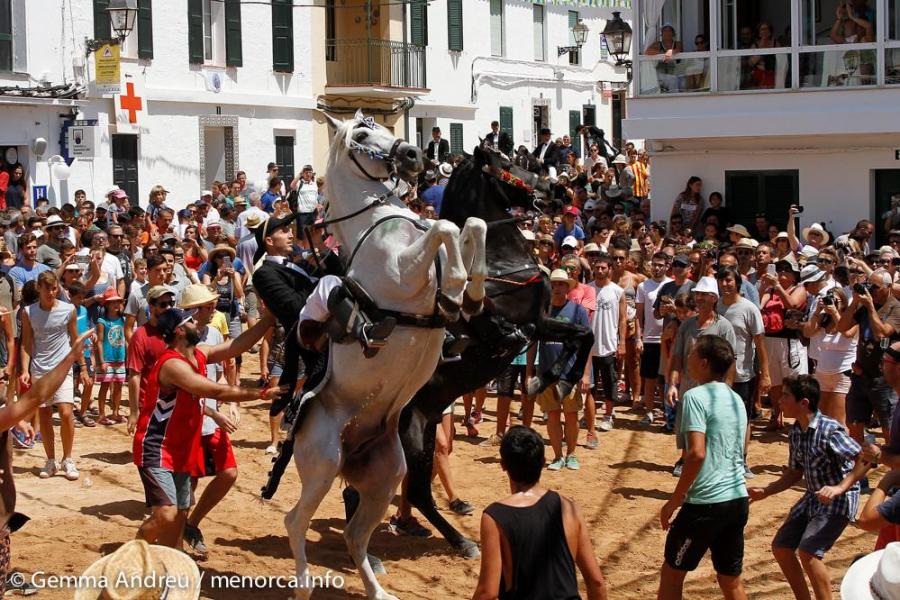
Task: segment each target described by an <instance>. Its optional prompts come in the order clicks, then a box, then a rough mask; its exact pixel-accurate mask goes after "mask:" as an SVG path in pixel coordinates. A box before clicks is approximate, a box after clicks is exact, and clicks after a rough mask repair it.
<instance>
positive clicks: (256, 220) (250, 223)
mask: <svg viewBox="0 0 900 600" xmlns="http://www.w3.org/2000/svg"><path fill="white" fill-rule="evenodd" d="M260 223H262V218H261V217H260V216H259V215H258V214H256V213H252V214H251V215H250V216H249V217H247V221H246V222H245V223H244V225H245V226H246V227H247V229H256V228H257V227H259V224H260Z"/></svg>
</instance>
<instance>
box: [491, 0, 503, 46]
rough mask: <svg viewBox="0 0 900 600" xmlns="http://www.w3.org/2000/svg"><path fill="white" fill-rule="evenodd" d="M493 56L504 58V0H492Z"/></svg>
mask: <svg viewBox="0 0 900 600" xmlns="http://www.w3.org/2000/svg"><path fill="white" fill-rule="evenodd" d="M491 54H492V55H493V56H503V0H491Z"/></svg>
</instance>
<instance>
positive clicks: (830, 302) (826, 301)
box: [822, 294, 834, 306]
mask: <svg viewBox="0 0 900 600" xmlns="http://www.w3.org/2000/svg"><path fill="white" fill-rule="evenodd" d="M822 306H834V296H832V295H831V294H828V295H827V296H825V297H824V298H822Z"/></svg>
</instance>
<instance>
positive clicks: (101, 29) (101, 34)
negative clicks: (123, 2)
mask: <svg viewBox="0 0 900 600" xmlns="http://www.w3.org/2000/svg"><path fill="white" fill-rule="evenodd" d="M107 8H109V0H94V39H95V40H111V39H112V26H111V25H110V24H109V13H107V12H106V9H107Z"/></svg>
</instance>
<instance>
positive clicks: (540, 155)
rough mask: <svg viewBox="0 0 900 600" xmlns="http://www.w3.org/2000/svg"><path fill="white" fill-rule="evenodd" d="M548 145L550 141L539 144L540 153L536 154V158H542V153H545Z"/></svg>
mask: <svg viewBox="0 0 900 600" xmlns="http://www.w3.org/2000/svg"><path fill="white" fill-rule="evenodd" d="M549 147H550V142H547V143H546V144H542V145H541V153H540V154H538V158H539V159H541V160H544V155H545V154H547V148H549Z"/></svg>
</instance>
